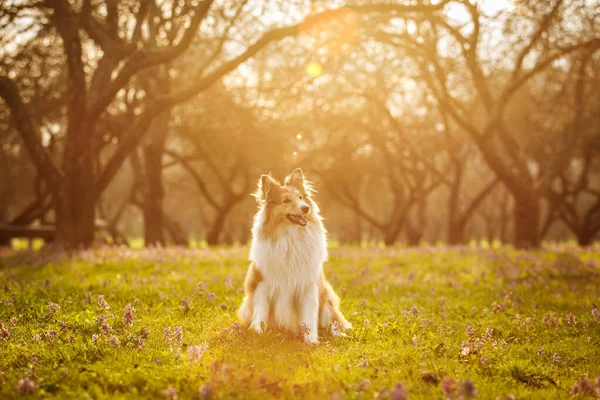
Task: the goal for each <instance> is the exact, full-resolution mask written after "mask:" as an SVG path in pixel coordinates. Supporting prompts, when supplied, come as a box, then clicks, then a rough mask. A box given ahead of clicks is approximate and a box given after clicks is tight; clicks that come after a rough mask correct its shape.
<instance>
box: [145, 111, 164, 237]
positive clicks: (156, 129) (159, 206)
mask: <svg viewBox="0 0 600 400" xmlns="http://www.w3.org/2000/svg"><path fill="white" fill-rule="evenodd" d="M170 116H171V113H170V112H164V113H162V114H161V115H160V116H159V117H158V118H157V119H155V120H154V122H153V124H152V127H151V129H152V130H153V132H151V133H150V134H151V137H150V140H149V142H148V143H147V144H146V145H144V147H143V154H144V167H145V171H146V174H145V175H146V176H145V177H144V179H143V180H144V186H145V188H144V190H143V193H144V199H143V200H142V208H143V214H144V243H145V244H146V246H150V245H156V244H160V245H164V244H165V236H164V229H165V223H164V214H163V198H164V189H163V177H162V168H163V165H162V162H163V155H164V151H165V141H166V137H167V135H168V132H169V119H170Z"/></svg>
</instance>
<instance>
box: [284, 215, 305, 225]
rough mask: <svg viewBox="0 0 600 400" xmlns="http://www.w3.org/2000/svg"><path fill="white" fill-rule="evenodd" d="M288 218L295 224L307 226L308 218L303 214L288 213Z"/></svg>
mask: <svg viewBox="0 0 600 400" xmlns="http://www.w3.org/2000/svg"><path fill="white" fill-rule="evenodd" d="M287 219H289V220H290V221H291V222H293V223H294V224H297V225H300V226H306V218H304V217H303V216H302V215H295V214H288V215H287Z"/></svg>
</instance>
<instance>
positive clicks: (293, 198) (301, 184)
mask: <svg viewBox="0 0 600 400" xmlns="http://www.w3.org/2000/svg"><path fill="white" fill-rule="evenodd" d="M313 194H314V190H313V187H312V184H311V183H310V182H309V181H307V180H306V179H305V178H304V173H303V172H302V170H301V169H300V168H297V169H295V170H294V172H292V173H291V174H289V175H288V176H286V178H285V180H284V181H283V185H281V183H279V182H278V181H277V180H275V179H273V177H271V176H270V175H263V176H261V177H260V180H259V181H258V188H257V189H256V192H254V197H256V200H257V201H258V204H259V207H264V208H265V212H266V219H267V221H269V223H271V224H278V223H289V224H295V225H299V226H306V225H308V223H309V222H311V221H312V222H317V220H318V207H317V205H316V203H315V202H314V201H313V200H312V198H311V196H312V195H313Z"/></svg>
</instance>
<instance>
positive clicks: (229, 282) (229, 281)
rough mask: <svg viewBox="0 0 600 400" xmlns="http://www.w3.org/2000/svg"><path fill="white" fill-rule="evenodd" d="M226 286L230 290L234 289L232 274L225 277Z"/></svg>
mask: <svg viewBox="0 0 600 400" xmlns="http://www.w3.org/2000/svg"><path fill="white" fill-rule="evenodd" d="M225 287H226V288H227V289H229V290H231V289H233V279H232V278H231V275H227V277H226V278H225Z"/></svg>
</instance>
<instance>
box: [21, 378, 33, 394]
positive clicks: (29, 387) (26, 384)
mask: <svg viewBox="0 0 600 400" xmlns="http://www.w3.org/2000/svg"><path fill="white" fill-rule="evenodd" d="M17 392H18V393H19V394H30V393H33V392H35V383H34V382H33V381H32V380H31V379H29V378H23V379H21V380H19V382H18V383H17Z"/></svg>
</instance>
